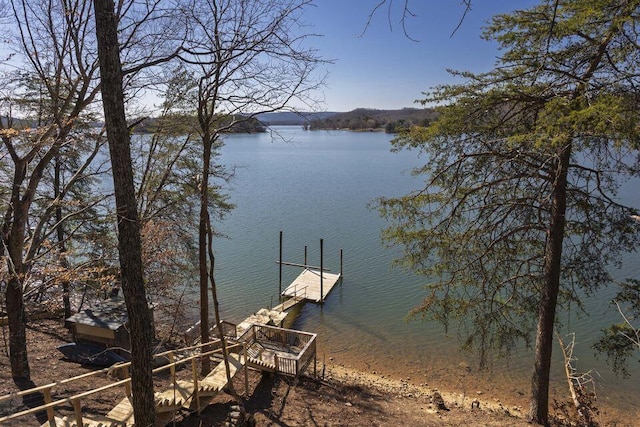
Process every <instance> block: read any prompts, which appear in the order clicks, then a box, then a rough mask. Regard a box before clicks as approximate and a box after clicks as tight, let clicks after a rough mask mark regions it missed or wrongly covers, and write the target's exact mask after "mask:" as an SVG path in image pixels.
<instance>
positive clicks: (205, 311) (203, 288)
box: [198, 133, 211, 375]
mask: <svg viewBox="0 0 640 427" xmlns="http://www.w3.org/2000/svg"><path fill="white" fill-rule="evenodd" d="M202 146H203V152H202V159H203V160H202V162H203V166H202V182H201V183H200V218H199V223H198V264H199V267H200V268H199V271H200V342H201V343H203V344H204V343H206V342H209V292H208V287H209V276H208V272H207V223H208V219H209V211H208V209H209V166H210V162H211V137H210V136H209V135H208V133H205V135H204V136H203V138H202ZM207 349H208V347H203V348H202V350H203V351H207ZM210 368H211V365H210V362H209V357H206V358H203V359H202V361H201V369H202V374H203V375H206V374H208V373H209V370H210Z"/></svg>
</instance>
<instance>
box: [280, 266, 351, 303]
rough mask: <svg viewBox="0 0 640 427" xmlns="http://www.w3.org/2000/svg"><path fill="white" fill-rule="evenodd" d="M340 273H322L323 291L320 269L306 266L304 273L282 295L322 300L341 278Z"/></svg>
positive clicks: (315, 300) (316, 300)
mask: <svg viewBox="0 0 640 427" xmlns="http://www.w3.org/2000/svg"><path fill="white" fill-rule="evenodd" d="M340 277H342V276H340V274H333V273H327V272H326V271H325V272H323V273H322V292H321V286H320V270H312V269H310V268H305V269H304V271H303V272H302V273H300V275H299V276H298V277H296V279H295V280H294V281H293V282H292V283H291V284H290V285H289V286H288V287H287V288H286V289H285V290H284V291H283V292H282V296H285V297H292V298H293V297H295V298H304V299H306V300H309V301H314V302H322V301H324V299H325V298H326V297H327V295H329V292H331V290H332V289H333V287H334V286H335V285H336V283H338V281H339V280H340Z"/></svg>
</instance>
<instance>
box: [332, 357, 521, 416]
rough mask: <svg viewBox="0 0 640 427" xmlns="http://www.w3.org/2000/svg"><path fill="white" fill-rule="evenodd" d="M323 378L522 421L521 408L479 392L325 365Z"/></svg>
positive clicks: (430, 410) (434, 411)
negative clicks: (437, 399)
mask: <svg viewBox="0 0 640 427" xmlns="http://www.w3.org/2000/svg"><path fill="white" fill-rule="evenodd" d="M321 377H322V376H321ZM324 377H326V378H328V379H331V380H336V381H338V382H343V383H346V384H357V385H361V386H365V387H373V388H376V389H379V390H384V391H386V392H390V393H393V394H396V395H397V396H398V397H407V398H420V397H432V396H433V395H434V393H436V392H437V393H438V394H439V395H440V396H442V398H443V400H444V404H445V405H446V406H447V407H448V408H450V409H453V408H460V409H463V410H465V411H467V410H472V409H474V408H476V407H477V408H479V409H480V410H482V411H485V412H494V413H498V414H501V415H507V416H511V417H515V418H521V419H523V420H525V419H526V413H525V412H524V411H523V407H522V406H520V405H510V404H507V403H504V404H503V403H502V400H501V399H500V398H499V397H497V396H491V395H488V394H485V393H484V392H482V391H477V392H475V393H469V394H466V393H464V392H460V391H459V390H458V391H454V390H450V389H441V388H437V387H430V386H429V385H428V383H423V384H419V385H416V384H413V383H412V382H411V380H410V379H406V380H403V379H396V378H391V377H390V376H387V375H385V374H378V373H377V371H374V372H366V371H363V370H361V369H356V368H350V367H345V366H340V365H333V364H328V365H326V371H325V373H324ZM427 412H430V413H437V412H438V411H437V410H436V409H428V410H427Z"/></svg>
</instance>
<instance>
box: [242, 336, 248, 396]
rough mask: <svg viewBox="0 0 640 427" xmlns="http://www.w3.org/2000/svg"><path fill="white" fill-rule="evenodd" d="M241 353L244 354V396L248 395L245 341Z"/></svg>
mask: <svg viewBox="0 0 640 427" xmlns="http://www.w3.org/2000/svg"><path fill="white" fill-rule="evenodd" d="M242 353H243V356H244V396H248V395H249V371H248V365H249V359H248V357H249V355H248V353H247V343H246V342H245V343H243V344H242Z"/></svg>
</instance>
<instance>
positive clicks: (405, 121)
mask: <svg viewBox="0 0 640 427" xmlns="http://www.w3.org/2000/svg"><path fill="white" fill-rule="evenodd" d="M436 117H437V113H436V112H435V111H434V110H432V109H430V108H403V109H401V110H376V109H368V108H358V109H355V110H353V111H349V112H347V113H336V114H333V115H331V116H329V117H325V118H322V119H317V120H313V121H312V122H311V123H310V124H309V129H311V130H316V129H349V130H384V131H385V132H388V133H396V132H398V131H400V130H401V129H407V128H409V127H411V126H415V125H422V126H426V125H428V124H429V123H431V122H432V121H434V120H435V119H436Z"/></svg>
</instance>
